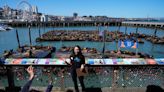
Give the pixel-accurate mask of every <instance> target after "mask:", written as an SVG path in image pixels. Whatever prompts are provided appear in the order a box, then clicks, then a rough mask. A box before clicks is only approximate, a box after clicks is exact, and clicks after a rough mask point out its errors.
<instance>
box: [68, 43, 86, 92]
mask: <svg viewBox="0 0 164 92" xmlns="http://www.w3.org/2000/svg"><path fill="white" fill-rule="evenodd" d="M70 60H71V62H70V63H68V62H66V63H67V64H70V65H71V76H72V80H73V83H74V87H75V91H76V92H79V89H78V85H77V69H80V71H82V72H83V71H84V65H85V57H84V56H83V54H82V51H81V48H80V46H78V45H77V46H75V47H74V49H73V51H72V54H71V55H70ZM78 79H79V81H80V84H81V87H82V91H83V92H85V86H84V76H78Z"/></svg>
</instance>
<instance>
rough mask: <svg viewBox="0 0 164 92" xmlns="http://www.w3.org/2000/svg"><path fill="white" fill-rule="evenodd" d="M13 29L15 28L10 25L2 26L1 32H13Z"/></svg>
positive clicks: (0, 25) (0, 27)
mask: <svg viewBox="0 0 164 92" xmlns="http://www.w3.org/2000/svg"><path fill="white" fill-rule="evenodd" d="M12 29H13V28H12V27H10V26H8V25H3V24H0V31H8V30H12Z"/></svg>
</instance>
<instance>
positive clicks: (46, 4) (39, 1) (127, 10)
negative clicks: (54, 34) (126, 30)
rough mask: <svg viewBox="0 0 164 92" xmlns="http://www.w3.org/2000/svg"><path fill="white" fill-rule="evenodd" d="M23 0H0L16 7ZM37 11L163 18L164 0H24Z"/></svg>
mask: <svg viewBox="0 0 164 92" xmlns="http://www.w3.org/2000/svg"><path fill="white" fill-rule="evenodd" d="M21 1H23V0H0V7H3V6H4V5H5V4H7V5H9V6H10V7H11V8H14V9H16V7H17V5H18V3H19V2H21ZM24 1H27V2H29V3H30V4H31V5H36V6H37V7H38V11H39V12H41V13H44V14H49V15H57V16H73V13H74V12H76V13H78V15H79V16H89V15H92V16H98V15H99V16H109V17H122V18H147V17H150V18H164V11H163V9H164V0H24Z"/></svg>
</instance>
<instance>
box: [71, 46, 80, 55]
mask: <svg viewBox="0 0 164 92" xmlns="http://www.w3.org/2000/svg"><path fill="white" fill-rule="evenodd" d="M75 47H77V48H78V49H79V53H78V55H82V51H81V47H80V46H79V45H76V46H75ZM75 47H74V48H73V49H72V55H73V56H74V55H75V52H74V49H75Z"/></svg>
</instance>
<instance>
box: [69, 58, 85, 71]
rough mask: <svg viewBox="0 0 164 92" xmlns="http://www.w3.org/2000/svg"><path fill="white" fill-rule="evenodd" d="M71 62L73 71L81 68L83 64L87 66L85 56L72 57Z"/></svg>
mask: <svg viewBox="0 0 164 92" xmlns="http://www.w3.org/2000/svg"><path fill="white" fill-rule="evenodd" d="M70 60H71V64H72V66H71V68H72V69H77V68H80V67H81V65H82V64H85V57H84V56H83V55H70Z"/></svg>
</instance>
